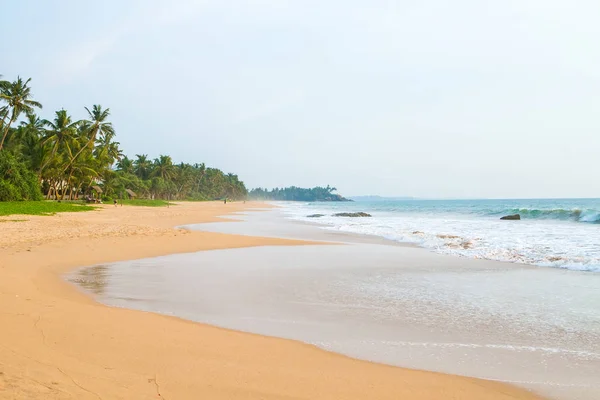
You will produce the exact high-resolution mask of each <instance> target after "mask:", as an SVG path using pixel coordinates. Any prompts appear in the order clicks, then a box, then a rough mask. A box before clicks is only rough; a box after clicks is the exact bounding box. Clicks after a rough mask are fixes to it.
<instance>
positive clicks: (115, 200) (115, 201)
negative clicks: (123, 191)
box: [113, 199, 117, 207]
mask: <svg viewBox="0 0 600 400" xmlns="http://www.w3.org/2000/svg"><path fill="white" fill-rule="evenodd" d="M113 202H114V203H115V207H116V206H117V199H114V200H113Z"/></svg>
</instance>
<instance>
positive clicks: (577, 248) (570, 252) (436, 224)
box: [284, 203, 600, 272]
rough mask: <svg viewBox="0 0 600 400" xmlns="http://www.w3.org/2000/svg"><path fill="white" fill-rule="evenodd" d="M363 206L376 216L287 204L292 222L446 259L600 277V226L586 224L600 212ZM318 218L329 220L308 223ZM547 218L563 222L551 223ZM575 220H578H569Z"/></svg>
mask: <svg viewBox="0 0 600 400" xmlns="http://www.w3.org/2000/svg"><path fill="white" fill-rule="evenodd" d="M361 206H362V208H361V211H366V212H369V213H371V214H372V215H373V217H372V218H344V217H335V216H333V215H332V214H333V213H334V212H340V211H345V209H344V208H343V207H344V206H343V205H337V204H336V205H329V204H323V203H301V204H289V203H288V204H286V206H285V209H284V212H285V213H286V215H287V216H288V217H289V218H291V219H295V220H302V221H306V222H312V223H317V224H320V225H323V226H324V228H325V229H329V230H335V231H341V232H348V233H355V234H364V235H373V236H379V237H383V238H386V239H389V240H393V241H398V242H408V243H414V244H417V245H419V246H422V247H425V248H428V249H431V250H433V251H435V252H438V253H443V254H453V255H457V256H462V257H469V258H480V259H488V260H496V261H506V262H513V263H522V264H530V265H538V266H544V267H556V268H566V269H571V270H578V271H592V272H600V245H598V243H600V225H598V224H592V223H582V222H585V221H589V222H597V221H598V216H599V213H598V212H596V211H593V210H592V211H589V210H588V211H586V212H583V211H580V210H577V209H575V211H573V210H562V209H552V210H549V211H548V212H546V213H544V212H542V211H539V210H535V211H536V213H531V214H532V215H534V218H531V219H523V220H521V221H501V220H499V217H498V215H499V214H498V212H495V211H493V210H491V211H490V210H486V211H487V213H488V215H486V214H484V213H483V212H479V213H465V212H463V210H460V212H452V210H451V209H450V207H448V206H446V207H445V208H444V209H443V210H440V211H439V212H436V210H435V209H431V208H429V209H424V210H414V209H411V210H410V212H403V211H402V210H399V209H398V207H397V206H396V207H395V208H392V207H389V208H388V209H386V208H384V207H379V208H376V209H374V210H373V211H371V208H373V205H372V204H358V203H355V204H352V206H351V207H352V211H354V210H355V209H358V207H361ZM512 210H520V209H518V208H515V209H509V211H512ZM316 213H319V214H325V215H324V216H323V217H320V218H307V216H308V215H310V214H316ZM490 214H491V215H490ZM547 215H552V216H553V217H554V216H559V217H560V218H553V219H548V218H545V216H547ZM570 215H574V216H576V217H577V220H576V221H575V220H572V219H568V218H567V216H570ZM563 216H564V218H562V217H563Z"/></svg>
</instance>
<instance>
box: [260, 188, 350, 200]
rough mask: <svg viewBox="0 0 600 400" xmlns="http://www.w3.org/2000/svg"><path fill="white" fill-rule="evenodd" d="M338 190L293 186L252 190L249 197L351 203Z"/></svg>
mask: <svg viewBox="0 0 600 400" xmlns="http://www.w3.org/2000/svg"><path fill="white" fill-rule="evenodd" d="M336 190H337V189H336V188H334V187H330V186H329V185H327V187H320V186H317V187H314V188H312V189H304V188H299V187H296V186H291V187H287V188H283V189H279V188H275V189H273V190H267V189H261V188H257V189H252V190H251V191H250V193H249V194H248V197H249V198H250V199H252V200H276V201H351V200H348V199H346V198H344V197H342V196H340V195H339V194H335V193H333V192H335V191H336Z"/></svg>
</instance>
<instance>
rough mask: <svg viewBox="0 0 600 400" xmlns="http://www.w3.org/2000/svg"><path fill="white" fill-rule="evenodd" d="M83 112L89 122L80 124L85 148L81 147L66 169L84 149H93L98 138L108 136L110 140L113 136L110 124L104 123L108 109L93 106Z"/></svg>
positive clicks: (96, 105) (113, 132) (113, 131)
mask: <svg viewBox="0 0 600 400" xmlns="http://www.w3.org/2000/svg"><path fill="white" fill-rule="evenodd" d="M85 111H87V113H88V117H89V120H85V121H83V122H82V124H83V128H84V130H85V131H86V132H87V135H88V141H87V143H86V144H85V146H81V149H79V151H78V152H77V153H76V154H75V155H74V156H73V159H72V160H71V162H70V163H69V165H67V166H66V168H69V167H70V165H71V163H73V162H74V161H75V160H76V159H77V157H79V155H80V154H81V153H83V151H84V150H85V149H86V148H93V147H94V143H95V142H96V139H97V138H98V137H99V136H104V135H109V136H110V137H111V138H112V137H113V136H114V135H115V130H114V128H113V126H112V123H110V122H107V121H106V120H107V119H108V116H109V115H110V108H107V109H105V110H103V109H102V106H100V105H99V104H94V105H93V106H92V110H91V111H90V109H89V108H87V107H85ZM66 168H65V169H66Z"/></svg>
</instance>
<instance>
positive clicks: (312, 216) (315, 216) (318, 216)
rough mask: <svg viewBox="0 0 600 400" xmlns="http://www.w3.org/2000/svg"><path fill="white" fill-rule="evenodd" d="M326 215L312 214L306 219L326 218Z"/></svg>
mask: <svg viewBox="0 0 600 400" xmlns="http://www.w3.org/2000/svg"><path fill="white" fill-rule="evenodd" d="M324 216H325V214H310V215H307V216H306V218H320V217H324Z"/></svg>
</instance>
